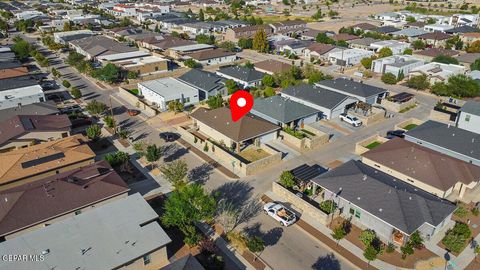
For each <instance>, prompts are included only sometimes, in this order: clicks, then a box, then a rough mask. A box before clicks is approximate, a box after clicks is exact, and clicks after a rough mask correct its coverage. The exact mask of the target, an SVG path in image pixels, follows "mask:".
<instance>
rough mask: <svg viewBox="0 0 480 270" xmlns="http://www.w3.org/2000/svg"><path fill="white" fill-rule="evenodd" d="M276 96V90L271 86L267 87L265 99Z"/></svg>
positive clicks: (264, 92)
mask: <svg viewBox="0 0 480 270" xmlns="http://www.w3.org/2000/svg"><path fill="white" fill-rule="evenodd" d="M274 95H275V89H273V88H272V87H270V86H267V87H265V91H263V96H264V97H271V96H274Z"/></svg>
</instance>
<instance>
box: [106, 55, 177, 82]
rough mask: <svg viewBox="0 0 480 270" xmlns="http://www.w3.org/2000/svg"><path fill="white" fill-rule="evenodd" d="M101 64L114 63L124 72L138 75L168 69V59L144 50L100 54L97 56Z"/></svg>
mask: <svg viewBox="0 0 480 270" xmlns="http://www.w3.org/2000/svg"><path fill="white" fill-rule="evenodd" d="M97 59H98V61H99V62H101V63H102V64H103V65H106V64H109V63H111V64H114V65H116V66H117V67H119V68H120V69H122V70H124V71H126V72H134V73H137V74H138V75H139V76H142V75H147V74H151V73H155V72H159V71H166V70H168V60H167V59H165V58H163V57H160V56H156V55H152V54H150V53H149V52H145V51H133V52H126V53H117V54H109V55H102V56H100V57H98V58H97Z"/></svg>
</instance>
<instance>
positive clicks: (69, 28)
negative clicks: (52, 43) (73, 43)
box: [63, 22, 73, 32]
mask: <svg viewBox="0 0 480 270" xmlns="http://www.w3.org/2000/svg"><path fill="white" fill-rule="evenodd" d="M72 30H73V29H72V25H71V24H70V22H65V23H64V24H63V31H65V32H66V31H72Z"/></svg>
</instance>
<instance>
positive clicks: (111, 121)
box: [103, 115, 115, 128]
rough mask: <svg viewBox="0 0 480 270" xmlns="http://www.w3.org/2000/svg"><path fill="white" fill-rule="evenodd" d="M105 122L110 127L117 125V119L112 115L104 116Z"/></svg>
mask: <svg viewBox="0 0 480 270" xmlns="http://www.w3.org/2000/svg"><path fill="white" fill-rule="evenodd" d="M103 122H105V125H106V126H107V127H109V128H113V127H114V126H115V120H114V119H113V117H111V116H110V115H106V116H105V117H103Z"/></svg>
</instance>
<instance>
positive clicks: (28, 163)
mask: <svg viewBox="0 0 480 270" xmlns="http://www.w3.org/2000/svg"><path fill="white" fill-rule="evenodd" d="M64 157H65V154H64V153H56V154H53V155H49V156H45V157H41V158H37V159H34V160H29V161H25V162H23V163H22V164H21V165H22V168H23V169H27V168H30V167H33V166H37V165H40V164H43V163H46V162H50V161H54V160H57V159H60V158H64Z"/></svg>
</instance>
